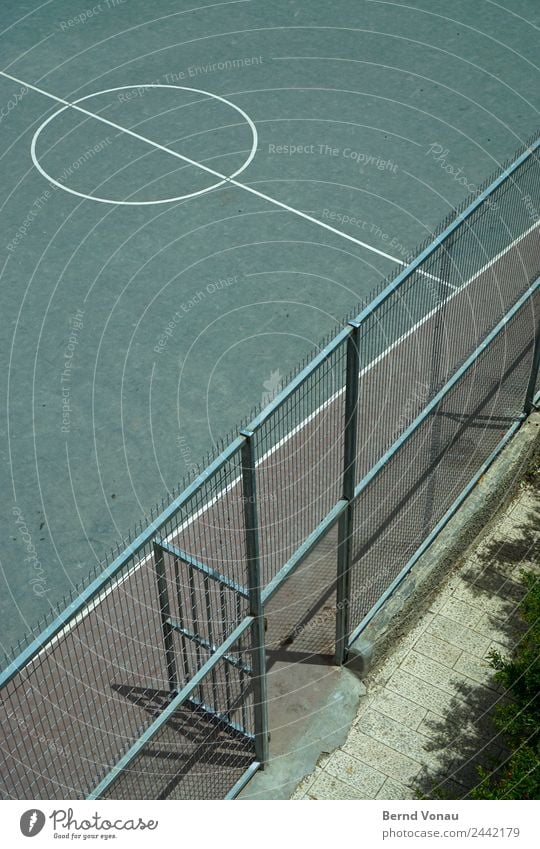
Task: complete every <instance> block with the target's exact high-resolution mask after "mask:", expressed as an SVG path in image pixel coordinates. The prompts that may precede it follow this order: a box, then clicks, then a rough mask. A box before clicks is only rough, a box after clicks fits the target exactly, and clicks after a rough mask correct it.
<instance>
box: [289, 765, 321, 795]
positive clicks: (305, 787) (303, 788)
mask: <svg viewBox="0 0 540 849" xmlns="http://www.w3.org/2000/svg"><path fill="white" fill-rule="evenodd" d="M321 772H322V770H321V768H320V767H319V766H317V767H315V769H314V770H313V772H312V773H310V775H306V777H305V778H303V779H302V781H301V782H300V784H299V785H298V787H297V788H296V790H295V791H294V793H293V795H292V796H291V799H305V798H306V794H307V793H308V791H309V788H310V787H311V785H312V784H313V782H314V781H315V780H316V779H317V777H318V775H320V773H321Z"/></svg>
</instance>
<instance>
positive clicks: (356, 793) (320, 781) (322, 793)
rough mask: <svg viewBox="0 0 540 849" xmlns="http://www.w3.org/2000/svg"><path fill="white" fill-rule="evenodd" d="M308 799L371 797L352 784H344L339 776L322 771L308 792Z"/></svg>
mask: <svg viewBox="0 0 540 849" xmlns="http://www.w3.org/2000/svg"><path fill="white" fill-rule="evenodd" d="M306 796H307V797H308V799H321V800H322V799H369V798H371V797H369V796H365V795H364V794H363V793H362V792H361V791H360V790H356V789H355V788H354V787H352V786H351V785H350V784H344V783H343V781H340V780H339V778H336V777H335V776H333V775H329V774H328V773H327V772H323V771H321V773H320V774H319V775H318V776H317V778H316V780H315V781H314V782H313V784H312V785H311V787H310V788H309V791H308V793H306Z"/></svg>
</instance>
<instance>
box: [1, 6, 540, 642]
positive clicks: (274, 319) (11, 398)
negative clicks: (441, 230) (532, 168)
mask: <svg viewBox="0 0 540 849" xmlns="http://www.w3.org/2000/svg"><path fill="white" fill-rule="evenodd" d="M539 23H540V6H539V5H538V2H537V0H507V1H506V3H504V2H503V3H498V2H493V0H478V2H474V3H472V2H470V0H454V2H452V3H451V4H449V3H447V2H446V3H445V2H439V0H411V2H407V3H405V2H386V0H337V2H335V3H329V2H322V0H271V2H269V0H226V2H214V3H200V2H199V0H195V2H194V1H193V0H189V2H188V0H174V2H173V0H160V2H159V3H156V4H150V3H148V2H145V0H101V2H99V3H95V4H92V3H91V2H81V0H70V2H64V0H48V2H41V3H39V2H37V0H22V2H21V0H17V2H15V0H4V2H3V3H2V5H1V7H0V36H1V44H2V61H1V65H0V70H1V73H0V134H1V139H2V142H1V152H0V156H1V173H2V179H1V183H0V186H1V189H0V191H1V220H2V240H3V244H2V258H1V263H0V269H1V275H2V281H1V289H0V291H1V299H2V310H1V315H2V320H1V324H0V344H1V350H2V369H1V384H2V385H1V397H2V403H1V405H0V416H1V418H0V436H1V442H0V445H1V456H2V476H3V477H2V496H3V504H2V510H1V511H0V540H1V592H0V595H1V604H0V611H1V614H2V633H1V636H0V642H1V645H2V646H3V647H4V648H5V649H8V648H9V647H10V646H11V645H12V644H14V643H15V642H16V641H17V639H19V638H20V637H21V636H22V635H23V634H24V633H25V632H27V631H28V630H29V629H31V628H32V627H34V626H35V623H36V621H37V620H38V618H39V617H40V616H41V615H43V614H45V613H47V611H49V610H50V608H51V606H53V607H54V606H55V605H58V604H59V605H60V606H61V605H62V597H63V596H64V594H65V593H66V592H68V591H69V590H70V588H72V586H73V585H74V584H76V583H77V582H79V581H81V580H82V579H84V577H85V575H86V574H87V573H88V571H89V570H90V569H91V568H92V567H94V566H95V564H96V563H99V562H100V561H102V559H103V557H104V556H105V555H106V553H107V549H108V548H110V546H112V545H113V544H114V543H116V542H117V541H118V540H121V539H123V538H125V536H126V534H127V532H128V531H129V529H130V528H132V527H133V526H134V525H135V524H136V523H137V522H139V521H141V520H142V521H143V522H144V517H145V516H146V515H148V513H149V511H150V509H151V508H152V507H153V506H154V505H155V504H156V503H158V502H160V500H161V499H162V498H167V496H168V494H169V493H170V492H171V491H172V490H173V488H176V487H178V486H179V484H180V482H181V481H182V480H183V479H184V478H185V477H186V476H189V475H192V474H193V473H194V470H195V469H196V468H197V466H198V465H199V464H200V463H202V464H203V465H204V461H205V455H206V454H207V453H208V452H211V451H212V450H214V449H215V447H216V445H217V443H218V441H219V439H220V438H222V437H224V436H225V435H226V434H227V433H229V432H230V431H231V430H233V429H234V427H235V425H236V424H237V423H238V421H239V420H240V419H241V418H242V417H243V416H245V415H246V414H248V413H249V411H250V410H251V409H252V408H254V407H256V406H257V405H259V404H264V403H265V402H267V401H268V400H270V399H271V398H272V397H273V395H274V393H275V392H276V390H277V388H278V386H279V385H280V383H281V382H282V381H283V380H284V379H285V378H286V376H287V374H288V373H289V372H290V371H291V369H293V368H294V367H295V366H296V364H297V363H298V362H299V361H301V360H302V359H303V358H304V357H306V356H308V355H309V354H310V352H312V351H313V350H317V346H318V345H319V344H320V341H321V339H322V338H323V337H324V336H325V335H326V334H328V333H331V332H332V331H333V329H334V328H335V327H336V325H339V323H340V321H342V319H343V317H344V316H346V315H347V314H350V313H351V312H353V311H354V309H355V308H356V307H357V306H358V308H359V307H360V305H363V304H365V303H367V302H369V299H370V293H372V292H373V291H374V290H375V289H377V288H378V287H380V285H381V284H382V282H383V281H384V280H385V279H386V278H388V277H392V275H394V274H395V273H397V271H398V270H400V269H401V268H403V267H404V266H405V265H406V264H407V263H408V262H410V261H411V260H412V259H413V257H414V256H415V253H416V250H417V247H418V245H420V244H422V243H424V242H425V241H426V240H429V239H430V238H431V236H432V234H433V231H434V229H435V228H437V226H438V225H439V223H440V221H441V220H442V219H444V218H445V217H446V216H448V215H449V214H451V213H452V211H453V210H454V209H455V208H456V207H457V206H459V204H461V203H462V202H463V201H464V200H465V199H466V198H467V197H468V196H470V195H471V194H472V195H474V193H475V192H478V188H479V186H480V185H481V184H482V183H483V181H485V180H486V179H487V178H488V177H489V176H490V175H491V174H492V173H493V172H494V171H496V170H497V169H499V168H500V166H501V164H502V163H503V162H505V161H506V160H507V158H509V157H511V156H512V154H513V152H514V151H515V150H516V149H517V148H518V147H519V146H520V144H522V143H523V141H524V140H525V139H526V138H527V137H529V136H530V135H531V134H532V133H534V132H535V130H536V128H537V106H538V93H539V91H540V86H539V85H538V81H539V80H538V77H539V75H538V67H537V65H536V64H535V59H537V45H538V25H539Z"/></svg>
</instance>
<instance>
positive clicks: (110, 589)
mask: <svg viewBox="0 0 540 849" xmlns="http://www.w3.org/2000/svg"><path fill="white" fill-rule="evenodd" d="M535 228H539V225H538V223H537V222H535V223H534V224H532V225H531V227H529V229H528V230H526V231H525V233H523V234H522V235H521V236H519V238H517V239H514V241H513V242H512V243H511V244H510V245H508V247H506V248H504V249H503V250H502V251H500V252H499V253H498V254H497V255H496V256H494V257H493V259H491V260H490V261H489V262H487V263H486V264H485V265H484V266H483V267H482V268H480V269H479V271H477V272H476V274H474V275H473V276H472V277H471V278H470V279H469V280H467V282H466V283H464V284H463V285H462V286H460V287H459V288H455V291H453V292H452V294H451V295H449V296H448V298H446V300H445V301H443V302H442V303H441V304H439V305H438V306H436V307H434V308H433V309H432V310H431V311H430V312H429V313H427V314H426V315H425V316H424V317H423V318H421V319H420V320H419V321H417V322H416V324H415V325H413V327H411V328H409V330H407V332H406V333H403V334H402V335H401V336H400V337H399V338H398V339H396V340H395V342H393V343H392V344H391V345H389V346H388V348H386V349H385V350H384V351H383V352H382V353H381V354H379V355H378V356H377V357H375V358H374V359H373V360H372V361H371V362H370V363H369V364H368V365H367V366H365V367H364V368H363V369H362V370H361V371H360V373H359V376H360V377H363V376H364V375H365V374H367V372H369V371H371V370H372V369H373V368H375V366H376V365H378V363H380V362H381V361H382V360H383V359H384V358H385V357H386V356H388V354H389V353H390V352H391V351H393V350H395V348H397V347H398V345H401V343H402V342H404V341H405V340H406V339H408V338H409V337H410V336H411V335H412V334H413V333H416V331H417V330H418V328H420V327H422V325H423V324H425V323H426V322H427V321H429V320H430V319H431V318H432V317H433V316H434V315H435V314H436V313H437V312H438V311H439V310H440V309H441V308H442V307H443V306H445V305H446V304H447V303H448V302H449V301H451V300H452V299H453V298H454V297H456V295H459V294H460V293H461V292H463V290H464V289H466V288H467V287H468V286H470V285H471V283H473V282H474V281H475V280H477V279H478V277H480V275H482V274H484V273H485V272H486V271H487V270H488V269H489V268H490V267H491V266H492V265H494V263H496V262H498V261H499V260H500V259H501V258H502V257H503V256H504V255H505V254H507V253H509V251H511V250H512V249H513V248H514V247H515V246H516V245H517V244H518V242H520V241H522V240H523V239H525V238H526V237H527V236H528V235H529V233H532V231H533V230H534V229H535ZM539 229H540V228H539ZM344 391H345V387H342V388H341V389H338V390H337V391H336V392H335V393H334V394H333V395H332V396H331V397H330V398H328V399H327V400H326V401H324V403H323V404H321V405H320V406H319V407H317V409H316V410H314V412H313V413H310V415H309V416H307V417H306V418H305V419H304V420H303V421H302V422H300V424H298V425H297V426H296V427H295V428H293V430H291V431H290V432H289V433H288V434H286V435H285V436H284V437H283V438H282V439H281V440H280V441H279V442H277V443H276V444H275V445H274V446H273V447H272V448H270V449H268V451H267V452H266V453H265V454H263V456H262V457H260V458H259V459H258V460H257V463H256V465H257V466H258V465H260V464H261V463H263V462H264V461H265V460H266V459H267V458H268V457H271V456H272V454H275V452H276V451H278V450H279V449H280V448H281V447H282V446H283V445H285V444H286V443H287V442H288V441H289V439H292V437H293V436H295V435H296V434H297V433H299V431H300V430H302V429H303V428H305V427H306V426H307V425H308V424H310V422H312V421H313V419H314V418H316V416H318V415H319V413H321V412H323V411H324V410H325V409H327V408H328V407H329V406H330V405H331V404H333V403H334V402H335V401H336V400H337V399H338V398H339V397H340V396H341V395H342V394H343V393H344ZM66 451H67V445H66ZM240 481H241V475H239V476H238V477H237V478H235V479H234V480H233V481H231V483H230V484H228V486H226V487H224V488H223V489H222V490H220V492H218V493H217V495H215V496H214V497H213V498H212V499H210V501H208V502H207V503H206V504H204V505H203V506H202V507H201V508H200V509H199V510H197V511H196V512H195V513H194V514H193V515H192V516H190V517H189V519H186V520H185V521H184V522H183V523H182V524H181V525H179V526H178V527H177V528H175V530H174V531H172V532H171V533H170V534H169V535H168V536H167V537H165V539H166V541H167V542H173V540H174V539H175V537H177V536H178V534H181V533H182V531H184V530H185V529H186V528H187V527H189V525H191V524H193V522H195V521H196V520H197V519H198V518H199V517H200V516H202V515H203V514H204V513H206V512H207V511H208V510H210V508H211V507H213V506H214V504H216V503H217V502H218V501H220V500H221V499H222V498H223V497H224V496H225V495H226V494H227V493H228V492H230V491H231V490H232V489H234V487H236V486H238V484H239V483H240ZM152 556H153V555H152V554H147V555H146V556H145V557H143V559H142V560H140V561H139V562H137V563H135V564H134V566H132V568H131V569H129V570H128V571H127V572H126V574H125V575H123V576H122V577H121V578H119V579H118V580H117V581H114V583H112V584H111V586H110V587H108V588H107V589H106V590H104V592H102V593H101V594H100V595H99V596H98V597H97V598H96V599H94V601H92V602H91V603H90V604H89V605H88V606H87V607H85V609H84V610H83V611H81V613H79V614H78V615H77V616H76V617H75V618H74V619H73V620H71V621H70V622H68V624H67V625H66V626H65V627H64V628H62V630H61V631H60V632H59V633H58V634H57V635H56V637H54V638H53V639H52V640H51V641H50V642H49V643H47V646H46V647H45V648H43V649H41V651H40V652H39V653H38V654H37V655H36V656H35V657H34V658H33V659H32V660H31V661H29V663H28V664H27V665H30V663H33V662H34V661H35V660H37V659H38V658H39V657H41V655H42V654H44V653H45V652H47V651H49V649H50V648H52V647H53V646H54V645H55V644H56V643H57V642H58V641H59V640H61V639H62V638H63V637H65V636H66V634H68V633H69V632H70V631H71V630H72V629H73V628H75V627H76V626H77V625H78V624H79V622H81V621H82V620H83V619H85V618H86V616H88V614H89V613H91V612H92V611H93V610H95V608H96V607H97V606H98V605H99V604H101V602H102V601H104V600H105V599H106V598H107V596H108V595H109V594H110V593H112V592H113V591H114V590H115V589H117V588H118V587H119V586H121V585H122V584H123V583H124V582H125V581H127V580H128V579H129V578H130V577H131V576H132V575H133V574H134V573H135V572H136V571H137V570H138V569H140V567H141V566H144V565H145V564H146V563H147V562H148V561H149V560H151V558H152Z"/></svg>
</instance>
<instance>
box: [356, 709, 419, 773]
mask: <svg viewBox="0 0 540 849" xmlns="http://www.w3.org/2000/svg"><path fill="white" fill-rule="evenodd" d="M363 731H364V733H365V734H368V735H369V736H370V737H374V738H375V740H378V741H379V743H384V744H385V745H387V746H389V747H390V748H392V749H395V750H396V751H397V752H399V753H400V754H402V755H405V756H406V757H410V758H412V759H413V760H415V761H418V762H419V763H423V762H425V761H426V760H427V759H429V754H428V750H427V745H428V744H427V741H426V739H425V737H423V735H422V734H417V733H416V731H412V730H411V729H410V728H406V727H405V726H404V725H402V724H401V723H400V722H396V721H395V720H394V719H390V717H389V716H384V714H382V713H379V712H378V711H376V710H370V711H368V712H367V713H365V714H364V722H363Z"/></svg>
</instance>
